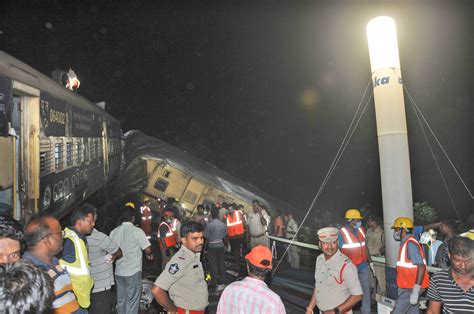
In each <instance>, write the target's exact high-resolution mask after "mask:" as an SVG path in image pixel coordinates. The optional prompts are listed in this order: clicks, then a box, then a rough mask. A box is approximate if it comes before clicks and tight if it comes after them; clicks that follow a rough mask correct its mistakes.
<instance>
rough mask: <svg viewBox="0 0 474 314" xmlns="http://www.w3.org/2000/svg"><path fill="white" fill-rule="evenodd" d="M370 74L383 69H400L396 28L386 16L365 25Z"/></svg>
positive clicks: (392, 21) (393, 22)
mask: <svg viewBox="0 0 474 314" xmlns="http://www.w3.org/2000/svg"><path fill="white" fill-rule="evenodd" d="M367 39H368V43H369V54H370V67H371V69H372V73H373V72H374V71H377V70H379V69H383V68H400V58H399V57H398V43H397V28H396V26H395V21H394V20H393V19H392V18H391V17H388V16H378V17H376V18H373V19H372V20H371V21H370V22H369V23H368V24H367Z"/></svg>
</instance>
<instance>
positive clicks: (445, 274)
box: [427, 236, 474, 314]
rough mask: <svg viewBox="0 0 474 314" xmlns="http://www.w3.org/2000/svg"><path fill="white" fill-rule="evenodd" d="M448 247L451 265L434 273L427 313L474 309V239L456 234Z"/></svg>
mask: <svg viewBox="0 0 474 314" xmlns="http://www.w3.org/2000/svg"><path fill="white" fill-rule="evenodd" d="M448 249H449V257H450V259H451V267H450V268H449V269H446V270H444V269H443V270H440V271H439V272H437V273H435V274H434V275H433V276H432V277H431V281H430V286H429V288H428V299H430V303H429V305H428V311H427V313H429V314H435V313H441V308H443V313H474V241H473V240H470V239H468V238H465V237H459V236H456V237H454V238H452V239H451V240H450V243H449V248H448Z"/></svg>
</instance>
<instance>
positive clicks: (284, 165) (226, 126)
mask: <svg viewBox="0 0 474 314" xmlns="http://www.w3.org/2000/svg"><path fill="white" fill-rule="evenodd" d="M2 7H3V8H2V10H1V13H0V20H1V23H2V26H1V29H0V31H1V33H0V43H1V46H0V48H1V49H2V50H5V51H6V52H7V53H9V54H11V55H13V56H15V57H16V58H18V59H20V60H22V61H24V62H26V63H27V64H29V65H31V66H33V67H34V68H36V69H38V70H40V71H41V72H43V73H45V74H47V75H49V74H50V73H51V71H52V70H53V69H54V68H58V67H59V68H62V69H65V70H68V69H69V68H70V67H71V68H73V69H74V70H75V71H76V73H77V74H78V77H79V79H80V80H81V88H80V89H79V91H78V93H79V94H81V95H83V96H85V97H86V98H89V99H90V100H92V101H96V102H98V101H104V100H105V101H106V102H107V108H108V110H109V111H110V112H111V113H112V114H113V115H114V116H115V117H117V118H119V119H120V120H121V121H122V125H123V128H124V130H129V129H140V130H142V131H144V132H145V133H147V134H150V135H153V136H156V137H158V138H160V139H162V140H165V141H167V142H169V143H171V144H173V145H176V146H178V147H180V148H182V149H184V150H186V151H188V152H191V153H192V154H194V155H196V156H197V157H199V158H202V159H204V160H208V161H210V162H211V163H214V164H215V165H217V166H218V167H219V168H221V169H223V170H226V171H227V172H229V173H231V174H233V175H235V176H237V177H239V178H241V179H244V180H246V181H248V182H250V183H253V184H254V185H256V186H258V187H259V188H261V189H262V190H264V191H266V192H268V193H270V194H272V195H274V196H276V197H278V198H280V199H282V200H285V201H288V202H290V203H291V204H293V205H295V206H296V207H297V208H298V210H299V211H300V213H304V212H305V211H306V209H307V208H308V206H309V204H310V203H311V201H312V199H313V197H314V195H315V193H316V191H317V189H318V188H319V186H320V185H321V183H322V181H323V179H324V176H325V174H326V172H327V171H328V168H329V166H330V164H331V162H332V160H333V158H334V156H335V154H336V152H337V149H338V147H339V145H340V143H341V141H342V139H343V137H344V134H345V132H346V130H347V127H348V125H349V123H350V121H351V119H352V117H353V115H354V113H355V110H356V107H357V105H358V104H359V102H360V101H361V98H362V95H363V92H364V89H365V88H366V86H367V84H368V82H369V80H370V76H371V74H370V65H369V57H368V49H367V40H366V33H365V27H366V24H367V22H368V21H369V20H370V19H371V18H373V17H375V16H377V15H389V16H392V17H393V18H394V19H395V20H396V23H397V28H398V37H399V50H400V59H401V70H402V75H403V79H404V82H405V85H406V87H407V89H408V90H409V92H410V93H411V95H412V96H413V97H414V99H415V101H416V103H417V105H418V106H419V107H420V108H421V109H422V111H423V113H424V115H425V117H426V119H427V120H428V121H429V123H430V126H431V127H432V129H433V131H434V132H435V133H436V134H437V136H438V139H439V141H440V142H441V143H442V144H443V147H444V149H445V150H446V152H447V153H448V154H449V156H450V157H451V158H452V162H453V163H454V165H455V166H456V167H457V169H458V171H459V173H460V174H461V176H462V177H463V179H464V180H465V183H466V185H467V186H468V188H469V189H471V190H473V187H474V184H473V183H474V178H473V172H474V171H473V166H472V164H473V162H472V160H473V140H472V138H473V137H472V135H473V133H474V132H473V131H472V122H473V103H474V102H473V97H474V95H473V87H474V86H473V85H474V82H473V78H472V76H473V74H472V73H473V62H474V60H473V56H474V27H473V26H474V25H473V24H474V22H473V21H474V1H468V0H466V1H316V0H313V1H258V0H256V1H113V2H111V1H14V2H13V1H11V2H3V4H2ZM405 103H406V108H407V120H408V129H409V141H410V143H409V144H410V153H411V170H412V180H413V200H414V201H427V202H428V203H429V204H430V205H431V206H433V207H435V208H437V209H439V210H440V211H441V215H442V216H443V217H447V218H459V217H457V215H456V214H455V213H456V211H458V212H459V214H460V217H462V218H465V217H467V215H468V214H469V213H471V212H472V210H473V200H472V198H471V197H470V196H469V194H468V192H467V191H466V189H465V188H464V186H463V185H462V183H461V182H460V181H459V179H457V177H456V175H455V174H454V171H453V170H452V169H451V168H450V166H449V163H448V162H447V161H446V159H445V158H444V156H443V155H442V153H441V151H440V150H439V148H436V149H435V154H436V156H437V158H438V160H439V162H440V166H441V170H442V171H443V174H444V175H445V178H446V182H447V185H448V188H449V191H450V192H451V194H452V199H453V202H452V201H450V199H449V197H448V194H447V192H446V189H445V187H444V185H443V183H442V181H441V178H440V175H439V172H438V171H437V169H436V165H435V163H434V161H433V158H432V155H431V153H430V151H429V148H428V146H427V144H426V141H425V139H424V137H423V135H422V132H421V129H420V126H419V124H418V122H417V120H416V118H415V116H414V111H413V109H412V108H411V105H410V104H409V102H408V99H407V98H406V100H405ZM430 140H431V142H432V143H433V144H435V142H434V141H433V139H432V138H431V139H430ZM364 203H371V204H372V205H373V206H374V207H376V208H378V209H379V210H380V209H381V191H380V179H379V161H378V153H377V138H376V126H375V113H374V107H373V102H371V103H370V104H369V107H368V109H367V111H366V112H365V115H364V116H363V117H362V119H361V121H360V124H359V126H358V129H357V131H356V132H355V134H354V136H353V138H352V140H351V142H350V144H349V146H348V147H347V150H346V151H345V153H344V155H343V156H342V158H341V160H340V163H339V165H338V167H337V168H336V170H335V171H334V174H333V176H332V178H331V180H330V181H329V183H328V185H327V187H326V189H325V190H324V193H323V194H322V196H321V198H320V199H319V201H318V203H317V204H316V207H317V208H318V209H326V210H329V211H335V213H337V215H339V213H341V214H342V212H343V211H344V210H345V209H347V208H349V207H360V206H362V205H363V204H364Z"/></svg>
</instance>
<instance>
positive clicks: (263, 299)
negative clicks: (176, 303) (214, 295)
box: [217, 245, 286, 314]
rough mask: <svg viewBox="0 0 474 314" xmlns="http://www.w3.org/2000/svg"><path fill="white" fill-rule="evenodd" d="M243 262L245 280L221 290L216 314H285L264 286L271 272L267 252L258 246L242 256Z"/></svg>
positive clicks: (279, 301) (277, 297)
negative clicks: (245, 270)
mask: <svg viewBox="0 0 474 314" xmlns="http://www.w3.org/2000/svg"><path fill="white" fill-rule="evenodd" d="M245 260H246V261H247V271H248V274H249V275H248V277H245V278H244V279H243V280H242V281H236V282H233V283H231V284H230V285H229V286H227V288H225V289H224V292H222V295H221V298H220V299H219V304H218V305H217V314H227V313H239V314H246V313H248V314H258V313H273V314H280V313H286V311H285V306H284V305H283V302H282V301H281V298H280V297H279V296H278V294H276V293H275V292H273V291H272V290H270V288H268V286H267V284H266V283H265V282H264V279H265V277H266V276H267V275H268V274H269V273H270V272H271V270H272V252H271V251H270V249H268V248H267V247H265V246H263V245H258V246H256V247H254V248H253V249H252V251H250V253H249V254H247V255H246V256H245Z"/></svg>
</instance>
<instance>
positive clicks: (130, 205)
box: [125, 202, 135, 209]
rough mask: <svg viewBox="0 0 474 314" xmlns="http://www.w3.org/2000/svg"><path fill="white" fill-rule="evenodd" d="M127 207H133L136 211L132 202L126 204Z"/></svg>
mask: <svg viewBox="0 0 474 314" xmlns="http://www.w3.org/2000/svg"><path fill="white" fill-rule="evenodd" d="M125 207H131V208H133V209H135V204H134V203H132V202H128V203H126V204H125Z"/></svg>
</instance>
